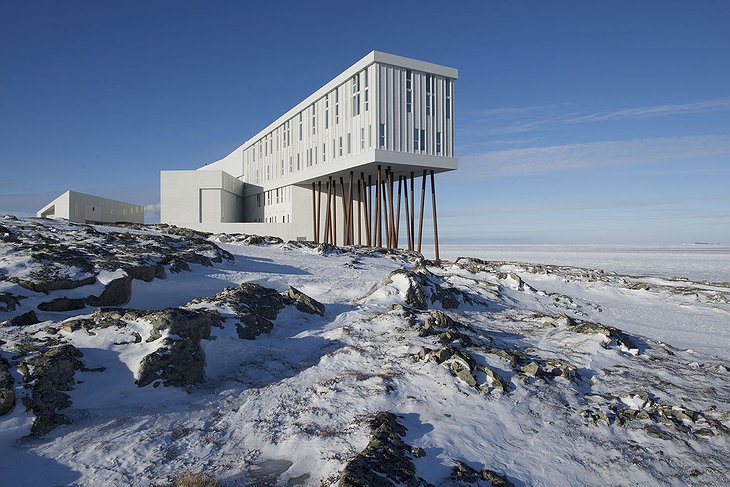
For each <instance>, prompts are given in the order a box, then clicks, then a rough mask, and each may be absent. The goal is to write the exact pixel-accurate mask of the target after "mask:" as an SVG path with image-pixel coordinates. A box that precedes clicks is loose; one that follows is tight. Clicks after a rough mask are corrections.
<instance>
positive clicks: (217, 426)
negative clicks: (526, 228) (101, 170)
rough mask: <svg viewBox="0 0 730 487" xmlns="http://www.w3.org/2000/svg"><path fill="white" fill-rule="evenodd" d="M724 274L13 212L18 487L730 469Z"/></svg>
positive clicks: (9, 409)
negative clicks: (450, 253)
mask: <svg viewBox="0 0 730 487" xmlns="http://www.w3.org/2000/svg"><path fill="white" fill-rule="evenodd" d="M729 300H730V284H728V283H712V282H694V281H690V280H682V279H675V280H664V279H660V278H656V277H652V278H646V277H632V276H624V275H618V274H613V273H604V272H602V271H600V270H597V269H583V268H575V267H564V266H550V265H532V264H521V263H508V262H495V261H483V260H478V259H469V258H459V259H454V260H453V261H444V262H442V263H441V265H435V264H434V263H432V262H429V261H425V260H423V259H422V258H421V257H420V256H418V255H416V254H412V253H408V252H403V251H396V252H385V251H377V250H374V249H368V248H347V249H338V248H332V247H325V246H316V245H314V244H311V243H296V242H289V243H283V242H279V241H277V240H275V239H268V240H266V239H260V238H244V237H242V236H231V235H214V236H207V235H201V234H197V233H194V232H191V231H187V230H183V229H178V228H174V227H166V226H164V225H157V226H147V227H143V226H139V227H133V228H132V227H112V226H89V225H75V224H68V223H65V222H60V221H56V222H53V221H45V220H35V219H20V220H16V219H11V218H5V219H2V220H0V353H1V356H2V360H1V361H0V469H1V470H0V471H2V480H1V481H0V483H2V485H8V486H16V485H17V486H21V485H22V486H34V485H38V486H56V485H85V486H98V485H142V486H144V485H156V486H162V485H174V484H175V481H176V479H178V480H179V479H180V477H181V476H182V475H184V474H186V473H196V472H202V473H203V474H204V475H205V476H207V477H209V478H211V479H216V480H218V481H219V482H220V485H224V486H243V485H256V486H269V485H271V486H273V485H279V486H310V485H312V486H330V485H351V486H359V485H385V486H387V485H408V486H416V485H447V486H448V485H453V486H457V485H485V486H486V485H495V486H504V485H515V486H523V485H524V486H533V485H535V486H537V485H560V486H564V485H567V486H583V485H727V484H730V460H729V459H728V455H727V453H728V451H730V441H729V440H730V429H729V428H730V385H729V384H728V379H730V372H728V367H730V365H728V364H729V362H730V304H729Z"/></svg>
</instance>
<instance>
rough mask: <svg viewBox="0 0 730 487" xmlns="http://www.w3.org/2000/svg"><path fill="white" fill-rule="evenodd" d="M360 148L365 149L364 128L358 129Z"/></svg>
mask: <svg viewBox="0 0 730 487" xmlns="http://www.w3.org/2000/svg"><path fill="white" fill-rule="evenodd" d="M360 148H361V149H364V148H365V129H364V128H361V129H360Z"/></svg>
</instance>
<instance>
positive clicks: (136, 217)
mask: <svg viewBox="0 0 730 487" xmlns="http://www.w3.org/2000/svg"><path fill="white" fill-rule="evenodd" d="M36 215H37V216H38V217H39V218H65V219H67V220H69V221H72V222H77V223H144V206H142V205H135V204H134V203H127V202H125V201H117V200H111V199H109V198H102V197H101V196H94V195H91V194H86V193H79V192H78V191H70V190H69V191H66V192H65V193H63V194H62V195H61V196H59V197H58V198H56V199H55V200H53V201H51V202H50V203H48V204H47V205H46V206H44V207H43V208H41V209H40V210H38V213H37V214H36Z"/></svg>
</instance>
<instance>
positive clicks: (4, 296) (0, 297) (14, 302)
mask: <svg viewBox="0 0 730 487" xmlns="http://www.w3.org/2000/svg"><path fill="white" fill-rule="evenodd" d="M19 298H20V296H15V295H13V294H11V293H8V292H2V293H0V312H10V311H15V308H17V307H18V306H20V299H19Z"/></svg>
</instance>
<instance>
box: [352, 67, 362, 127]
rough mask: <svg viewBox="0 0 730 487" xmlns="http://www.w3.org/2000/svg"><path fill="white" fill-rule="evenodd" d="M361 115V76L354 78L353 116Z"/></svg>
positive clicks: (357, 75)
mask: <svg viewBox="0 0 730 487" xmlns="http://www.w3.org/2000/svg"><path fill="white" fill-rule="evenodd" d="M356 115H360V74H359V73H358V74H356V75H355V76H353V77H352V116H353V117H354V116H356Z"/></svg>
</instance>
